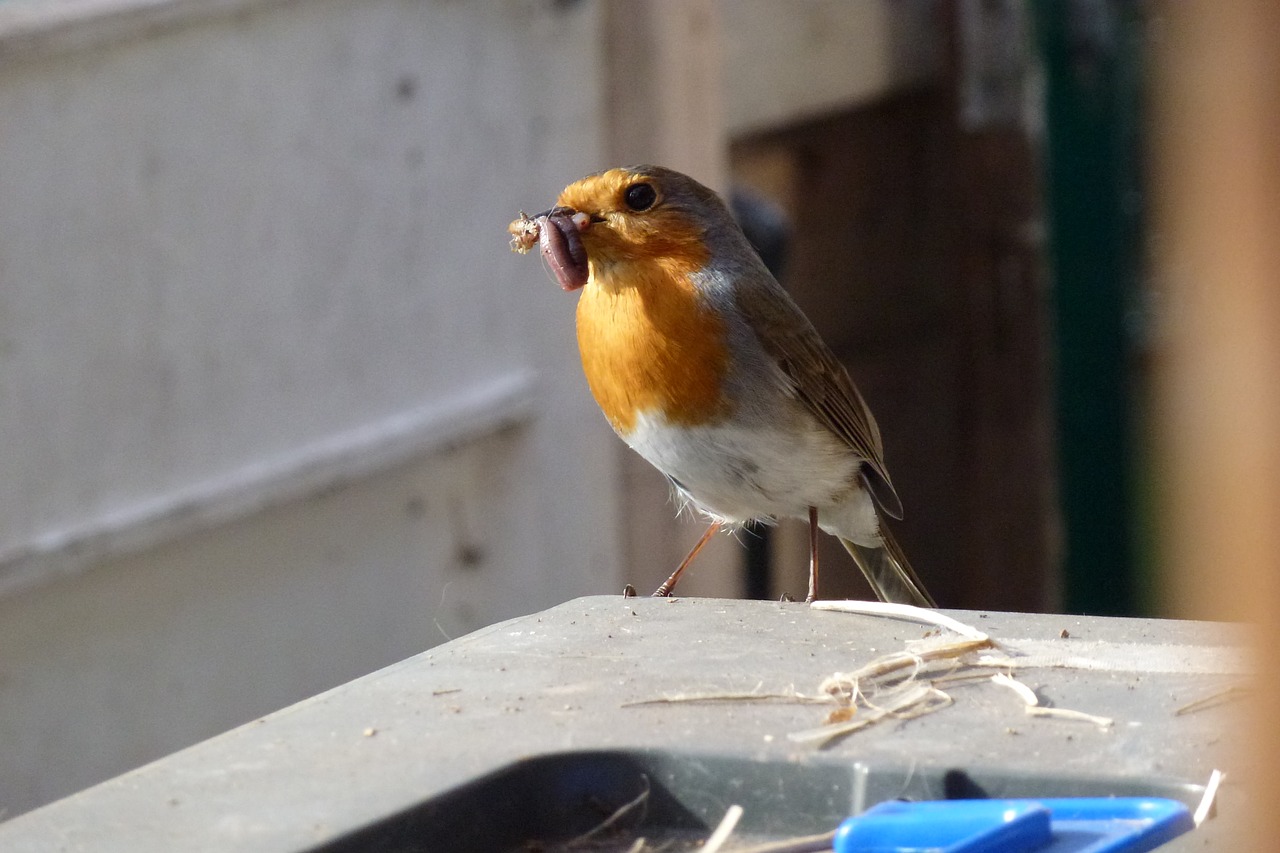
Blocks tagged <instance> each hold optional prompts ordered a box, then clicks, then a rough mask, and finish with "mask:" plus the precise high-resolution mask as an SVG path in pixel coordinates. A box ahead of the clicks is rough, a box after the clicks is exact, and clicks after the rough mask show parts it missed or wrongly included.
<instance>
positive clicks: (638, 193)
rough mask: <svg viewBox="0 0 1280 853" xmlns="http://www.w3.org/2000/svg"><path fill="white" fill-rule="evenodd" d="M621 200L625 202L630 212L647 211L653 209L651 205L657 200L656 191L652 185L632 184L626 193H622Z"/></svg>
mask: <svg viewBox="0 0 1280 853" xmlns="http://www.w3.org/2000/svg"><path fill="white" fill-rule="evenodd" d="M622 200H623V201H625V202H626V203H627V207H629V208H631V209H632V210H635V211H641V210H648V209H649V208H651V207H653V203H654V202H655V201H657V200H658V191H657V190H655V189H654V188H653V185H652V184H646V183H639V184H632V185H631V186H629V187H627V191H626V192H625V193H623V195H622Z"/></svg>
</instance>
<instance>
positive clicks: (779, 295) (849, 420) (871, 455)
mask: <svg viewBox="0 0 1280 853" xmlns="http://www.w3.org/2000/svg"><path fill="white" fill-rule="evenodd" d="M737 302H738V306H739V307H740V308H741V309H742V312H743V313H744V314H745V315H746V316H747V319H748V322H750V324H751V327H752V328H753V329H755V330H756V334H757V336H758V337H759V339H760V343H761V344H762V345H763V346H764V348H765V351H766V352H768V353H769V354H770V355H771V356H773V358H774V359H775V360H776V361H777V363H778V366H779V367H780V368H781V369H782V372H783V373H784V374H785V375H786V376H787V378H788V379H789V380H790V381H791V383H792V386H793V387H794V389H795V392H796V396H797V398H798V399H799V400H800V401H801V402H803V403H804V405H805V406H806V407H807V408H808V409H809V410H810V411H811V412H813V414H814V415H815V416H817V418H818V420H820V421H821V422H822V423H823V424H824V425H825V426H826V427H827V428H828V429H830V430H831V431H832V432H833V433H835V434H836V435H838V436H839V437H840V438H841V439H842V440H843V441H844V442H845V444H847V445H848V446H849V447H850V448H851V449H852V450H853V452H854V453H857V454H858V456H860V457H861V458H862V459H863V460H865V461H866V466H865V468H864V469H863V475H864V477H865V479H866V481H867V487H868V488H869V489H870V490H871V494H872V495H873V496H874V497H875V499H876V502H877V503H878V504H879V505H880V507H881V509H883V510H884V512H885V514H887V515H889V516H890V517H892V518H901V517H902V502H901V500H899V498H898V493H897V491H896V490H895V489H894V487H893V481H891V480H890V479H889V472H888V470H887V469H886V468H885V464H884V445H883V444H882V443H881V440H880V427H879V426H877V424H876V419H875V417H874V416H873V415H872V414H871V409H870V408H869V407H868V406H867V402H866V400H864V399H862V394H860V393H859V392H858V389H857V387H856V386H855V385H854V384H853V380H852V379H850V378H849V373H848V371H846V370H845V368H844V365H842V364H841V363H840V362H839V361H838V360H837V359H836V357H835V355H834V354H833V353H832V352H831V350H830V349H829V348H828V347H827V345H826V344H825V343H823V341H822V338H820V337H819V336H818V332H817V330H816V329H814V328H813V324H812V323H810V322H809V319H808V318H807V317H805V316H804V314H803V313H802V312H801V311H800V309H799V307H797V306H796V304H795V303H794V302H793V301H792V300H791V297H790V296H788V295H787V292H786V291H785V290H783V289H782V287H781V285H779V284H777V283H776V282H774V281H772V280H768V281H765V282H753V283H751V284H750V285H749V284H748V280H743V281H742V282H740V283H739V287H738V290H737Z"/></svg>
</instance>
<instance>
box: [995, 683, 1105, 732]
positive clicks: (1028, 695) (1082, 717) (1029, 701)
mask: <svg viewBox="0 0 1280 853" xmlns="http://www.w3.org/2000/svg"><path fill="white" fill-rule="evenodd" d="M991 681H992V683H993V684H999V685H1000V686H1001V687H1008V688H1009V689H1010V690H1012V691H1013V692H1014V693H1017V694H1018V696H1019V697H1021V699H1022V701H1023V702H1024V703H1025V710H1026V712H1027V715H1028V716H1030V717H1055V718H1057V719H1059V720H1077V721H1080V722H1086V723H1093V724H1094V725H1095V726H1097V727H1098V728H1100V729H1109V728H1111V727H1112V726H1114V725H1115V722H1116V721H1115V720H1113V719H1111V718H1110V717H1101V716H1098V715H1097V714H1087V713H1085V712H1084V711H1072V710H1071V709H1069V708H1046V707H1044V706H1043V705H1041V704H1040V697H1039V696H1037V695H1036V692H1035V691H1034V690H1032V689H1031V688H1030V687H1028V686H1027V685H1025V684H1023V683H1022V682H1021V681H1019V680H1018V679H1016V678H1014V677H1013V676H1011V675H1006V674H1004V673H999V674H998V675H993V676H991Z"/></svg>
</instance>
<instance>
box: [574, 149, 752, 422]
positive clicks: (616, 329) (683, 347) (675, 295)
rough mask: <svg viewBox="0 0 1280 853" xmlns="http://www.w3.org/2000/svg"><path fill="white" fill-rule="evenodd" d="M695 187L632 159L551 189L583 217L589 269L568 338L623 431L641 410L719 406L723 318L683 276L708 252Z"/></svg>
mask: <svg viewBox="0 0 1280 853" xmlns="http://www.w3.org/2000/svg"><path fill="white" fill-rule="evenodd" d="M704 194H709V191H708V190H705V189H704V188H703V187H701V185H699V184H695V183H694V182H692V181H690V180H689V179H687V178H684V177H683V176H680V175H677V174H675V173H670V172H668V171H667V170H664V169H650V168H646V167H640V168H637V169H611V170H609V171H607V172H602V173H600V174H597V175H591V176H589V177H587V178H584V179H582V180H581V181H578V182H577V183H574V184H572V185H570V186H569V187H567V188H566V189H565V191H564V192H563V193H561V195H560V199H559V204H560V206H561V207H565V208H570V209H572V210H573V211H577V212H579V213H585V214H587V215H588V216H589V217H590V222H589V224H587V226H586V227H585V228H584V229H583V230H582V232H581V235H580V237H581V241H582V245H583V246H584V247H585V249H586V253H587V258H588V263H589V266H590V278H589V281H588V283H587V286H586V288H585V289H584V290H583V292H582V296H581V297H580V298H579V301H578V314H577V316H578V347H579V350H580V352H581V354H582V367H583V371H584V372H585V373H586V376H587V382H588V384H589V385H590V386H591V391H592V393H593V394H594V396H595V398H596V402H597V403H599V404H600V408H601V409H602V410H603V411H604V414H605V416H606V417H607V418H608V419H609V421H610V423H611V424H612V425H613V427H614V429H616V430H618V431H619V432H620V433H622V434H624V435H626V434H628V433H629V432H630V431H631V430H632V429H633V428H634V426H635V422H636V417H637V415H638V414H640V413H642V412H652V413H655V414H660V415H661V416H663V417H664V418H665V419H666V420H667V421H668V422H670V423H674V424H685V425H693V424H697V423H703V422H706V421H708V420H711V419H714V418H716V417H719V416H720V415H722V414H723V412H724V409H725V406H726V403H725V401H724V400H723V399H722V386H723V379H724V375H725V372H726V370H727V369H728V351H727V350H726V348H725V338H724V324H723V321H722V320H721V318H720V317H719V316H718V315H717V314H716V313H715V312H714V311H713V310H711V308H710V306H708V305H707V304H706V302H705V300H704V298H703V297H702V295H701V294H700V293H699V292H698V290H697V287H696V285H695V283H694V281H693V279H692V277H691V276H692V275H693V274H694V273H696V272H698V271H700V270H702V269H703V268H704V267H705V266H706V264H707V263H708V262H709V260H710V252H709V251H708V249H707V246H706V241H705V239H704V235H705V230H706V229H705V227H704V224H703V223H702V221H701V220H700V216H701V215H702V214H703V211H702V209H701V208H700V202H701V201H702V200H703V196H704ZM714 205H715V206H714V207H713V208H712V212H718V211H720V210H723V208H722V207H720V206H719V202H715V203H714Z"/></svg>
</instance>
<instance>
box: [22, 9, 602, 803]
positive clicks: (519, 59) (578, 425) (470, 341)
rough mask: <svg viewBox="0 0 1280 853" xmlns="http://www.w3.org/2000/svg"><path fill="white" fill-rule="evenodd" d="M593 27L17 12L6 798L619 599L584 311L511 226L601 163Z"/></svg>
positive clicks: (35, 796) (558, 21)
mask: <svg viewBox="0 0 1280 853" xmlns="http://www.w3.org/2000/svg"><path fill="white" fill-rule="evenodd" d="M59 6H61V7H62V8H60V9H57V8H51V7H59ZM42 7H43V8H42ZM599 26H600V13H599V9H598V8H597V7H595V6H594V5H593V4H580V5H577V6H574V5H572V4H570V5H569V6H568V7H565V8H561V7H560V5H558V4H554V3H551V2H533V0H509V2H483V3H458V2H422V1H421V0H358V2H357V0H307V1H306V2H251V1H250V0H243V1H242V2H227V0H224V2H217V3H209V4H205V5H203V6H202V5H201V4H193V3H189V2H172V3H163V2H155V0H150V2H130V0H120V2H114V3H112V2H105V0H94V2H79V0H77V2H71V3H66V4H53V3H31V2H25V3H24V2H14V3H6V4H4V6H3V8H0V117H3V123H2V128H0V436H2V437H3V442H4V447H5V452H4V453H3V454H0V768H2V772H0V813H6V812H7V813H8V814H10V815H12V814H14V813H16V812H18V811H21V810H24V809H26V808H29V807H31V806H34V805H36V804H38V803H40V802H43V801H45V800H48V799H50V798H52V797H55V796H58V795H62V794H66V793H69V792H71V791H73V790H75V789H77V788H79V787H82V786H84V785H86V784H89V783H91V782H94V781H96V780H99V779H101V778H104V777H106V776H108V775H111V774H114V773H117V772H120V771H123V770H125V769H127V768H129V767H131V766H134V765H136V764H137V763H139V762H142V761H145V760H148V759H150V758H153V757H157V756H159V755H162V754H164V753H166V752H168V751H171V750H173V749H175V748H177V747H180V746H182V745H185V744H187V743H190V742H193V741H195V740H197V739H199V738H202V737H204V736H208V735H211V734H213V733H215V732H217V731H220V730H222V729H225V728H227V727H228V726H231V725H233V724H236V723H239V722H243V721H245V720H248V719H251V718H252V717H254V716H256V715H259V714H261V713H264V712H266V711H269V710H272V709H274V708H277V707H279V706H281V705H284V704H287V703H289V702H292V701H295V700H298V699H301V698H303V697H305V696H307V695H310V694H312V693H315V692H317V691H319V690H322V689H324V688H326V687H328V686H331V685H334V684H337V683H340V682H342V681H344V680H346V679H349V678H351V677H353V676H355V675H358V674H360V673H363V672H367V671H369V670H372V669H374V668H376V667H378V666H381V665H384V664H388V663H391V662H393V661H395V660H397V659H399V658H401V657H404V656H405V655H408V654H411V653H413V652H416V651H419V650H421V649H422V648H425V647H426V646H428V645H431V644H434V643H436V642H440V641H442V640H443V639H445V635H446V634H447V635H450V636H453V635H457V634H460V633H464V632H466V631H468V630H470V629H472V628H475V627H478V626H480V625H483V624H486V623H488V622H491V621H493V620H495V619H500V618H504V617H508V616H512V615H516V614H519V613H525V612H529V611H531V610H535V609H539V608H542V607H545V606H548V605H551V604H554V603H557V602H559V601H563V600H564V599H566V598H568V597H571V596H573V595H577V594H582V593H586V592H591V591H594V592H603V591H609V590H615V589H620V588H621V584H622V580H621V572H620V570H619V567H618V565H617V559H616V558H617V542H616V540H617V519H616V517H615V513H616V500H615V497H614V495H613V491H612V477H613V476H614V469H615V467H616V463H617V456H616V453H615V450H616V448H615V445H614V444H613V442H614V441H615V439H614V438H613V437H612V436H611V435H610V434H609V433H608V429H607V427H606V426H605V424H604V422H603V420H602V419H601V418H600V417H599V415H598V413H597V412H596V410H595V408H594V405H593V404H592V403H591V401H590V399H589V397H588V396H587V392H586V388H585V385H584V383H583V382H582V379H581V373H580V368H579V367H578V364H577V355H576V349H575V345H574V342H573V333H572V312H573V302H574V300H572V299H570V298H565V296H564V294H562V293H561V292H560V291H559V290H558V289H557V288H556V287H554V286H553V285H552V284H551V282H549V281H547V280H546V277H545V275H544V274H543V273H542V271H541V270H539V269H538V264H537V261H536V259H532V258H520V257H517V256H515V255H512V254H510V253H509V252H508V251H507V249H506V245H505V244H506V236H505V230H504V229H505V225H506V223H507V222H508V221H509V220H510V219H511V218H512V217H513V216H514V215H515V213H516V211H517V209H519V208H520V207H525V208H528V209H531V210H532V209H534V208H535V207H536V206H537V205H540V204H545V203H547V202H548V201H549V200H551V199H553V198H554V196H555V194H556V192H558V190H559V189H560V187H561V186H562V185H563V184H564V183H565V182H566V181H567V180H568V179H569V178H571V177H573V176H576V175H579V174H582V173H584V172H586V171H589V170H592V169H595V168H598V167H599V166H600V165H602V163H601V159H602V157H601V150H600V145H601V144H600V139H601V136H602V132H601V122H602V119H601V102H602V98H601V94H600V85H601V83H600V75H599V74H595V73H592V72H593V69H596V68H597V67H598V66H599V65H600V62H601V58H600V56H599V53H598V48H597V45H598V43H599V39H598V38H595V37H594V36H595V33H596V31H597V29H598V27H599ZM552 79H554V80H556V81H557V82H556V84H555V85H545V84H540V85H532V84H531V83H530V81H531V80H542V81H547V80H552Z"/></svg>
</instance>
